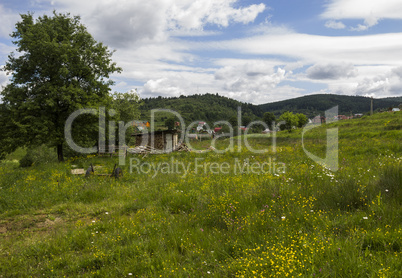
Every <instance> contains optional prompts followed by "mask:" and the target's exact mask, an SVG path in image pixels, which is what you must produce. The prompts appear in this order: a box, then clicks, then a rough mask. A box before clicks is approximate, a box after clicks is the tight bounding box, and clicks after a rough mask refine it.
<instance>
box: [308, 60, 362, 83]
mask: <svg viewBox="0 0 402 278" xmlns="http://www.w3.org/2000/svg"><path fill="white" fill-rule="evenodd" d="M306 73H307V77H309V78H311V79H318V80H320V79H332V80H336V79H341V78H349V77H354V76H356V75H357V69H356V68H355V67H354V66H353V64H350V63H339V64H316V65H314V66H312V67H310V68H308V69H307V71H306Z"/></svg>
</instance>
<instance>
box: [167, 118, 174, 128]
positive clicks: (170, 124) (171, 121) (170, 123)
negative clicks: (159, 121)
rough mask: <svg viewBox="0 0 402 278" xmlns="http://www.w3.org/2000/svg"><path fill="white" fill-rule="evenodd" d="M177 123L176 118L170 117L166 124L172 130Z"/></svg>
mask: <svg viewBox="0 0 402 278" xmlns="http://www.w3.org/2000/svg"><path fill="white" fill-rule="evenodd" d="M175 123H176V121H175V118H168V119H167V120H166V121H165V126H166V127H167V128H168V129H169V130H172V129H174V128H175Z"/></svg>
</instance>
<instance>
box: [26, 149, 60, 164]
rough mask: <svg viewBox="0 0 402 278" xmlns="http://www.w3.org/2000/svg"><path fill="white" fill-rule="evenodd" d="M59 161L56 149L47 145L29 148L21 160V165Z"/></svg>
mask: <svg viewBox="0 0 402 278" xmlns="http://www.w3.org/2000/svg"><path fill="white" fill-rule="evenodd" d="M56 161H57V154H56V152H55V151H54V149H52V148H49V147H47V146H45V145H42V146H39V147H36V148H31V149H28V150H27V153H26V155H25V156H24V157H23V158H22V159H21V160H20V166H21V167H30V166H32V165H33V164H47V163H53V162H56Z"/></svg>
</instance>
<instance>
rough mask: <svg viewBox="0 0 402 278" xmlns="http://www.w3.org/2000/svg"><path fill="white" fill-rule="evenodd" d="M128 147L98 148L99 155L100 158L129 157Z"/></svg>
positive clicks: (111, 146) (110, 146)
mask: <svg viewBox="0 0 402 278" xmlns="http://www.w3.org/2000/svg"><path fill="white" fill-rule="evenodd" d="M127 149H128V147H127V146H120V147H119V146H115V145H109V146H105V147H100V146H99V147H98V155H99V156H103V155H104V156H110V157H112V156H119V155H120V154H122V155H123V156H126V155H127Z"/></svg>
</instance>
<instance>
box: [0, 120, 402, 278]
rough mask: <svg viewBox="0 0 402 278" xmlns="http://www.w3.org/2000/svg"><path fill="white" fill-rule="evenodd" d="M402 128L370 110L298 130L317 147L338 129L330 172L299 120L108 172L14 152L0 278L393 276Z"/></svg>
mask: <svg viewBox="0 0 402 278" xmlns="http://www.w3.org/2000/svg"><path fill="white" fill-rule="evenodd" d="M401 127H402V117H401V114H400V113H393V114H392V113H381V114H375V115H374V116H371V117H368V116H366V117H363V118H361V119H355V120H345V121H340V122H337V123H333V124H330V125H327V126H322V127H320V128H315V129H313V130H311V131H310V132H307V133H306V134H305V138H304V147H305V148H306V149H308V150H309V151H310V152H311V153H314V154H315V155H317V156H320V157H324V156H325V149H326V148H325V144H326V129H327V128H339V169H338V171H335V172H333V171H331V170H329V169H328V168H325V167H322V166H321V165H319V164H317V163H315V162H314V161H313V160H311V159H310V158H308V157H307V156H306V154H305V152H304V151H303V148H302V139H301V130H294V131H292V132H291V133H289V132H287V131H286V132H279V133H278V134H277V138H276V144H277V145H276V149H273V148H272V142H273V139H272V137H267V136H257V137H256V138H252V136H250V135H249V136H247V141H248V142H249V143H250V145H251V146H252V147H253V148H254V149H258V150H266V151H265V152H261V153H255V152H252V151H250V150H248V149H247V148H246V145H245V142H244V140H245V138H242V137H240V140H242V141H240V142H239V141H238V140H239V138H236V140H235V144H234V150H233V151H231V152H225V153H216V152H213V151H209V152H208V151H202V152H195V151H194V152H183V153H182V152H180V153H179V152H177V153H172V154H164V155H148V156H146V157H142V156H140V155H136V156H134V155H133V156H129V157H128V158H127V159H126V165H125V166H122V168H123V171H124V175H123V177H121V178H120V179H114V178H110V177H104V176H90V177H89V178H85V177H84V176H79V175H71V173H70V172H71V169H72V168H74V167H78V168H80V167H82V168H84V167H85V168H87V167H88V166H89V165H90V164H91V163H93V164H94V165H97V166H103V168H101V169H100V170H99V171H101V172H104V173H107V172H110V171H111V170H112V169H113V166H114V164H115V163H117V161H118V159H117V158H100V157H96V156H94V155H91V156H88V157H86V158H80V159H70V160H69V161H67V162H66V163H61V164H59V163H41V164H36V165H34V166H32V167H30V168H21V167H19V166H18V161H17V159H18V156H19V154H18V153H17V154H13V156H10V157H9V158H8V160H6V161H3V162H2V163H1V164H0V277H402V258H401V257H402V163H401V160H402V144H401V138H402V132H401ZM239 143H240V144H241V146H239ZM210 144H211V142H210V141H201V142H195V143H194V144H193V145H194V146H193V148H194V149H198V150H205V149H206V148H208V147H209V146H210ZM228 146H230V140H229V139H224V140H221V141H218V142H217V144H216V146H215V147H216V148H217V149H218V150H219V149H220V150H222V149H224V148H226V147H228ZM130 159H131V164H130ZM130 165H131V170H132V173H130ZM158 167H159V168H158ZM222 167H223V168H222Z"/></svg>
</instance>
